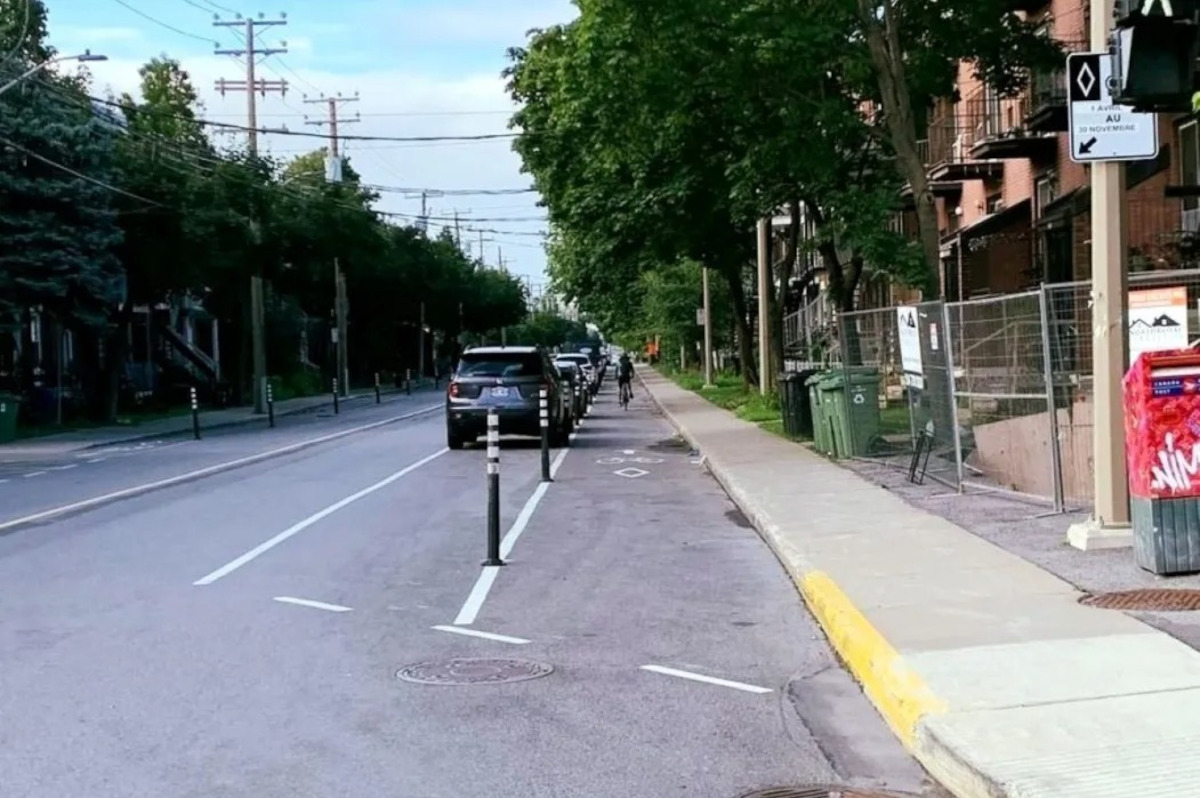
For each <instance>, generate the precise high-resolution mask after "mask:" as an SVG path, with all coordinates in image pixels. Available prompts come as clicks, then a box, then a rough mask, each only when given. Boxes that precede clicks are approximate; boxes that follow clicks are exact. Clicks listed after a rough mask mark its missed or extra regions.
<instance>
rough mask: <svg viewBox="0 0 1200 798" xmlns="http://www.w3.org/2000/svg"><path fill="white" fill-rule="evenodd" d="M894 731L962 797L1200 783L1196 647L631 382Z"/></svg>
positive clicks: (1102, 794) (779, 442)
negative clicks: (797, 595)
mask: <svg viewBox="0 0 1200 798" xmlns="http://www.w3.org/2000/svg"><path fill="white" fill-rule="evenodd" d="M642 379H643V381H644V382H645V384H646V387H647V389H648V390H649V391H650V393H651V394H652V395H653V396H654V398H655V399H656V401H657V402H658V404H659V407H660V408H661V409H662V410H663V412H664V413H665V415H666V416H667V417H668V419H669V420H670V421H671V422H672V423H673V424H674V425H675V426H676V428H678V429H679V431H680V433H681V434H682V435H683V436H684V437H685V438H686V439H687V440H688V441H689V442H690V443H691V444H692V445H693V446H694V447H695V448H696V449H698V450H699V451H700V452H701V454H702V455H703V456H704V457H705V459H706V463H707V467H708V468H709V470H710V471H711V472H712V473H713V475H714V476H715V477H716V478H717V479H718V481H720V483H721V484H722V485H723V486H724V487H725V489H726V490H727V491H728V492H729V494H730V496H732V497H733V499H734V500H735V501H736V502H737V504H738V505H739V506H740V507H741V509H742V511H743V512H744V513H745V514H746V515H747V517H749V518H750V519H751V520H752V521H753V523H754V525H755V526H756V527H757V528H758V530H759V532H760V533H761V534H762V536H763V538H764V540H766V542H767V543H768V544H769V545H770V546H771V547H772V548H773V549H774V550H775V552H776V554H777V556H778V557H779V559H780V561H781V562H782V563H783V565H784V566H785V567H786V568H787V570H788V571H789V573H790V574H791V575H792V577H793V578H794V579H795V580H796V582H797V584H798V586H799V588H800V592H801V593H802V595H803V596H804V600H805V601H806V603H807V604H808V606H809V607H810V609H811V610H812V612H813V614H814V615H815V616H816V618H817V620H818V622H819V623H820V624H821V626H822V627H823V628H824V629H825V632H826V634H827V635H828V636H829V639H830V641H831V642H832V644H833V645H834V647H835V649H836V650H837V651H838V653H839V654H840V655H841V657H842V658H843V660H844V661H845V662H846V665H847V667H848V668H849V669H850V670H851V672H852V673H853V674H854V676H855V678H857V679H858V680H859V682H861V684H862V687H863V690H864V692H865V693H866V694H867V696H868V697H869V698H870V699H871V701H872V702H873V703H874V705H875V707H876V708H877V709H878V710H879V712H880V714H881V715H882V716H883V717H884V718H885V719H886V720H887V722H888V724H889V725H890V726H891V727H892V730H893V731H894V732H895V733H896V735H897V736H898V737H899V738H900V740H901V741H902V742H903V743H904V744H905V746H906V747H908V748H909V750H910V751H912V753H913V754H914V755H915V756H916V757H917V759H918V760H919V761H920V762H921V763H922V764H923V765H924V766H925V767H926V768H927V769H928V770H929V772H930V773H931V775H932V776H933V777H934V778H935V779H937V780H938V781H940V782H941V783H942V784H943V785H944V786H945V787H946V788H948V789H949V790H951V791H952V792H953V793H954V794H955V795H956V796H958V798H985V797H986V798H999V797H1000V796H1004V797H1006V798H1007V797H1010V796H1011V798H1017V797H1018V796H1019V798H1118V796H1119V798H1130V796H1135V795H1151V794H1154V795H1164V796H1166V795H1181V796H1182V795H1189V794H1197V793H1193V792H1192V791H1193V790H1198V789H1200V788H1197V787H1196V786H1195V785H1196V783H1197V781H1198V780H1200V758H1198V757H1197V756H1196V755H1195V754H1196V751H1197V749H1198V748H1200V652H1197V651H1195V650H1194V649H1192V648H1190V647H1189V646H1187V645H1185V644H1183V643H1181V642H1178V641H1177V640H1175V639H1174V638H1172V637H1170V636H1169V635H1167V634H1165V633H1163V632H1160V631H1158V630H1156V629H1154V628H1152V627H1150V626H1148V625H1145V624H1143V623H1141V622H1140V621H1138V620H1135V619H1134V618H1131V617H1129V616H1127V615H1125V614H1123V613H1119V612H1113V611H1107V610H1098V609H1092V608H1089V607H1085V606H1082V605H1080V604H1078V603H1077V602H1078V599H1079V598H1080V597H1081V595H1082V594H1081V593H1080V592H1079V591H1077V590H1076V589H1075V588H1074V587H1072V586H1071V585H1070V584H1069V583H1067V582H1065V581H1063V580H1061V579H1059V578H1058V577H1055V576H1053V575H1052V574H1050V573H1048V572H1046V571H1043V570H1042V569H1040V568H1038V567H1037V566H1035V565H1033V564H1031V563H1028V562H1026V561H1025V560H1023V559H1021V558H1020V557H1018V556H1016V555H1014V554H1010V553H1008V552H1006V551H1004V550H1003V549H1001V548H999V547H997V546H995V545H993V544H991V543H989V542H987V541H984V540H982V539H980V538H978V537H976V536H974V535H972V534H971V533H970V532H967V531H966V530H964V529H961V528H960V527H957V526H955V525H954V524H952V523H950V522H949V521H946V520H944V519H942V518H939V517H937V516H935V515H932V514H930V513H927V512H925V511H923V510H921V509H918V508H916V507H913V506H911V505H909V504H907V503H906V502H904V501H903V500H902V499H901V498H899V497H898V496H896V495H894V494H892V493H891V492H889V491H887V490H886V489H884V488H882V487H879V486H877V485H874V484H871V483H870V482H867V481H866V480H864V479H863V478H861V477H859V476H857V475H855V474H853V473H851V472H850V471H847V470H845V469H843V468H841V467H839V466H837V465H835V464H833V463H831V462H829V461H827V460H825V459H823V458H821V457H819V456H817V455H815V454H813V453H811V452H809V451H808V450H807V449H805V448H803V447H801V446H797V445H796V444H794V443H791V442H789V441H785V440H783V439H781V438H778V437H776V436H774V435H772V434H770V433H768V432H764V431H762V430H760V429H759V428H758V427H756V426H755V425H753V424H749V423H746V422H743V421H740V420H738V419H736V418H735V417H733V416H732V415H731V414H729V413H727V412H725V411H723V410H721V409H719V408H717V407H716V406H714V405H712V404H710V403H709V402H707V401H706V400H704V399H702V398H701V397H699V396H697V395H695V394H693V393H691V392H688V391H684V390H683V389H681V388H679V387H678V386H676V385H675V384H674V383H673V382H670V381H669V380H667V379H666V378H664V377H662V376H660V375H658V374H656V373H653V372H650V371H645V372H642Z"/></svg>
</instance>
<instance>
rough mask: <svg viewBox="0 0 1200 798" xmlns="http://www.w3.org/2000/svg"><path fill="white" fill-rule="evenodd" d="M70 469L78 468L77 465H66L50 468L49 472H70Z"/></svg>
mask: <svg viewBox="0 0 1200 798" xmlns="http://www.w3.org/2000/svg"><path fill="white" fill-rule="evenodd" d="M72 468H79V463H70V464H68V465H61V466H50V468H49V470H50V471H70V470H71V469H72Z"/></svg>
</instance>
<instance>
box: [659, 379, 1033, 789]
mask: <svg viewBox="0 0 1200 798" xmlns="http://www.w3.org/2000/svg"><path fill="white" fill-rule="evenodd" d="M641 382H642V387H643V388H644V389H645V391H646V393H647V394H648V395H649V396H650V397H651V399H652V400H653V401H654V404H655V406H657V407H658V409H659V411H660V412H661V413H662V414H663V416H664V417H665V418H666V419H667V420H668V421H669V422H670V423H671V426H673V427H674V428H675V429H676V431H678V433H679V435H680V436H681V437H682V438H683V439H684V440H686V441H687V442H688V443H689V444H690V445H691V446H692V448H693V449H694V450H696V451H698V452H700V453H701V455H702V456H703V458H704V464H705V467H706V468H707V469H708V471H709V473H710V474H712V476H713V478H714V479H716V481H717V483H718V484H719V485H720V486H721V488H722V489H723V490H724V491H725V492H726V493H727V494H728V495H729V497H730V499H732V500H733V502H734V504H736V505H737V506H738V509H740V510H741V511H742V513H743V514H744V515H745V516H746V517H747V518H748V519H749V520H750V523H751V524H753V526H754V528H755V529H756V530H757V531H758V534H759V536H760V537H761V538H762V539H763V541H764V542H765V543H766V544H767V546H769V547H770V549H771V551H772V552H774V554H775V557H776V559H778V560H779V562H780V564H782V565H783V567H784V569H785V570H786V571H787V572H788V575H789V576H790V577H791V579H792V581H793V582H794V583H795V584H796V587H797V589H798V590H799V593H800V595H801V597H802V598H803V599H804V603H805V604H806V605H807V606H808V609H809V611H810V612H812V614H813V617H814V618H816V620H817V623H818V624H819V625H820V627H821V629H822V631H824V633H825V636H826V638H828V640H829V644H830V646H831V647H832V648H833V650H834V651H836V652H837V655H838V656H839V657H840V658H841V660H842V662H843V663H844V664H845V666H846V668H847V670H849V671H850V673H851V674H852V675H853V676H854V678H855V679H856V680H857V681H858V682H859V684H860V686H861V687H862V690H863V693H865V694H866V696H867V698H868V699H869V700H870V701H871V703H872V704H873V705H874V706H875V709H876V711H877V712H879V714H880V716H881V717H882V718H883V719H884V721H885V722H886V723H887V724H888V726H889V727H890V728H891V730H892V733H893V734H895V735H896V737H897V738H898V739H899V740H900V742H901V743H902V744H903V745H904V747H905V749H906V750H908V752H909V753H911V754H912V755H913V756H914V757H915V758H916V759H917V761H918V762H920V763H921V765H923V766H924V767H925V769H926V770H927V771H928V772H929V773H930V775H932V776H933V778H935V779H936V780H937V781H938V782H939V783H940V784H941V785H942V786H943V787H945V788H946V789H948V790H949V791H950V792H951V793H953V794H954V795H955V796H957V798H1018V796H1017V795H1016V794H1015V793H1013V792H1011V791H1009V790H1007V789H1005V788H1004V786H1003V785H1000V784H997V783H996V782H995V780H994V779H992V778H991V777H990V776H988V775H987V774H986V773H984V772H983V771H981V770H979V769H978V768H977V767H975V766H974V765H973V764H972V763H971V762H970V761H969V759H968V758H967V757H965V756H963V755H961V754H960V753H959V752H958V751H956V750H955V746H954V743H953V741H950V740H942V739H940V738H939V737H938V735H936V734H935V733H934V732H933V731H932V730H931V729H929V728H928V727H927V726H926V725H925V723H924V719H925V718H927V717H929V716H931V715H941V714H944V713H945V712H947V706H946V703H945V702H944V701H943V700H942V699H941V698H939V697H938V696H937V695H935V694H934V693H933V691H932V690H931V689H930V688H929V686H928V685H927V684H926V683H925V681H924V679H923V678H922V677H921V675H920V674H919V673H917V672H916V671H915V670H913V669H912V668H911V667H909V665H908V663H907V662H906V661H905V660H904V658H903V657H902V656H901V655H900V653H899V652H897V651H896V649H895V648H894V647H893V646H892V644H891V643H889V642H888V640H887V639H886V638H885V637H884V636H883V634H882V633H881V632H880V631H879V630H878V629H876V628H875V627H874V626H873V625H872V624H871V622H870V621H868V620H867V618H866V616H865V615H864V614H863V613H862V611H861V610H859V608H858V607H857V606H855V605H854V603H853V602H852V601H851V600H850V598H849V597H848V596H847V595H846V594H845V592H844V591H843V590H842V589H841V588H840V587H839V586H838V584H837V583H836V582H835V581H834V580H833V579H832V578H831V577H830V576H829V575H828V574H826V573H824V572H823V571H821V570H820V569H818V568H817V567H816V566H814V565H813V564H812V563H811V562H809V561H808V560H807V559H806V558H805V557H804V555H803V554H801V553H800V552H799V551H797V550H796V549H795V547H794V546H792V545H790V544H789V543H788V542H787V540H786V539H785V537H784V536H783V535H782V533H781V531H780V529H779V526H778V524H776V523H775V522H774V521H772V520H771V518H770V516H769V515H768V514H767V512H766V511H765V510H764V509H763V508H761V507H760V506H759V505H758V502H757V501H755V499H754V498H753V497H752V496H750V495H749V494H748V493H747V491H746V490H745V489H744V488H743V487H742V486H741V485H740V484H739V483H738V482H737V480H736V479H734V478H733V477H732V476H731V474H730V472H729V470H728V469H727V468H726V467H724V466H723V465H722V463H721V460H720V458H719V457H718V456H714V455H713V453H712V452H708V451H705V450H704V449H703V447H702V445H701V442H700V441H699V440H698V439H697V438H696V437H695V436H694V435H693V434H692V432H691V431H690V430H689V429H688V427H687V425H686V424H685V423H683V422H682V421H680V420H679V418H678V417H677V416H676V415H675V414H674V413H672V412H671V411H670V410H669V409H668V408H667V407H666V405H664V404H663V403H662V402H661V401H660V400H659V398H658V397H657V396H656V395H655V394H654V392H653V391H652V390H651V389H650V386H648V385H646V383H645V381H644V380H642V381H641Z"/></svg>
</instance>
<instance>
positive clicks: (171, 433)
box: [77, 386, 432, 452]
mask: <svg viewBox="0 0 1200 798" xmlns="http://www.w3.org/2000/svg"><path fill="white" fill-rule="evenodd" d="M427 387H432V386H423V387H416V386H414V387H413V394H412V395H413V396H416V395H417V394H418V393H420V392H421V391H423V390H424V389H425V388H427ZM380 395H381V396H400V395H406V394H404V389H403V388H401V389H392V390H389V391H382V392H381V394H380ZM374 398H375V392H374V391H371V392H369V393H363V394H355V395H353V396H347V397H346V398H344V399H341V400H340V401H341V403H342V404H348V403H350V402H356V403H357V402H361V401H362V400H364V399H374ZM326 407H333V400H332V399H331V400H329V401H328V402H325V403H323V404H312V405H308V406H306V407H298V408H296V409H295V410H281V411H276V413H275V418H277V419H278V418H288V417H290V416H299V415H303V414H305V413H311V412H313V411H315V410H320V409H322V408H326ZM187 418H188V419H189V420H188V423H187V426H185V427H180V428H179V429H173V430H168V431H166V432H159V433H149V432H147V433H141V434H138V435H132V436H130V437H128V438H117V439H116V440H111V441H101V442H98V443H89V444H87V445H86V446H81V447H79V448H78V449H77V451H81V452H86V451H90V450H92V449H103V448H106V447H108V446H123V445H125V444H129V443H141V442H142V441H153V440H158V439H160V438H175V437H179V436H182V435H191V434H192V425H191V420H190V418H191V417H190V416H188V417H187ZM259 423H261V424H266V423H267V417H266V415H265V414H264V415H261V416H256V415H250V416H248V417H246V418H240V419H238V420H237V421H222V422H218V423H216V424H205V423H204V413H203V411H201V413H200V429H201V430H202V431H203V430H224V429H232V428H234V427H246V426H249V425H251V424H259Z"/></svg>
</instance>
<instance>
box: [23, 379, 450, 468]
mask: <svg viewBox="0 0 1200 798" xmlns="http://www.w3.org/2000/svg"><path fill="white" fill-rule="evenodd" d="M432 388H433V380H432V379H429V380H424V381H420V382H417V381H414V383H413V394H414V395H415V394H417V393H420V392H424V391H429V390H431V389H432ZM403 393H404V390H403V389H396V388H388V389H386V390H384V391H382V395H383V396H384V397H388V396H397V395H401V394H403ZM374 401H375V391H374V390H373V389H367V390H356V391H353V392H351V394H350V395H349V396H348V397H343V398H341V400H340V404H341V405H342V406H343V407H345V406H346V405H349V406H350V407H355V406H360V405H362V404H363V403H364V402H374ZM322 407H330V408H332V407H333V396H332V395H330V394H322V395H320V396H301V397H297V398H295V399H288V400H285V401H282V402H276V403H275V418H276V419H279V418H284V417H287V416H295V415H299V414H301V413H308V412H311V411H314V410H318V409H319V408H322ZM200 424H201V426H202V428H203V429H205V430H214V429H227V428H229V427H240V426H246V425H249V424H261V425H263V426H264V427H265V426H266V424H267V416H266V414H261V415H259V414H255V413H254V409H253V408H251V407H229V408H225V409H222V410H205V409H203V408H201V410H200ZM191 433H192V416H191V414H190V413H180V414H179V415H175V416H170V417H167V418H158V419H154V420H153V421H145V422H142V423H140V424H125V425H112V426H106V427H93V428H89V429H79V430H71V431H68V432H59V433H55V434H53V435H43V436H40V437H36V438H22V439H21V440H17V441H13V442H12V443H6V444H0V458H21V459H24V458H29V459H38V458H41V457H58V456H62V455H64V454H70V453H71V452H78V451H82V450H85V449H96V448H99V447H102V446H117V445H121V444H127V443H138V442H141V441H148V440H153V439H156V438H166V437H171V436H175V435H190V434H191Z"/></svg>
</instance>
